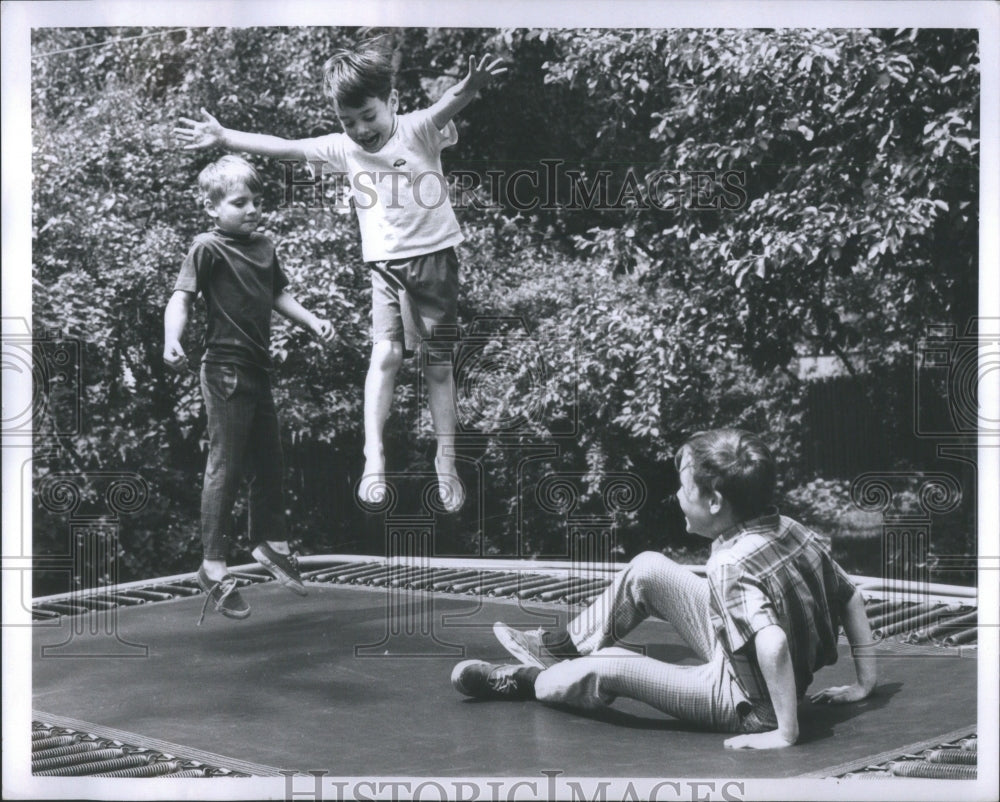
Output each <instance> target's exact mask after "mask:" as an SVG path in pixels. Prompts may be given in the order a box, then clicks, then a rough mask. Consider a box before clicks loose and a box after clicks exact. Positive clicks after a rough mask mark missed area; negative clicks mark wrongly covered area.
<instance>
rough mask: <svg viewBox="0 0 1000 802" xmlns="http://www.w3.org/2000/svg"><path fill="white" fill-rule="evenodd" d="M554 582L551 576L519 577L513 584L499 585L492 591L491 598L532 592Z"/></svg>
mask: <svg viewBox="0 0 1000 802" xmlns="http://www.w3.org/2000/svg"><path fill="white" fill-rule="evenodd" d="M551 581H552V577H550V576H529V577H525V576H524V575H521V576H519V577H518V578H517V579H514V580H513V581H511V582H508V583H506V584H503V585H497V586H495V587H493V588H491V589H490V592H489V595H490V596H509V595H511V594H512V593H517V592H518V591H519V590H530V589H531V588H537V587H539V586H540V585H546V584H548V583H549V582H551Z"/></svg>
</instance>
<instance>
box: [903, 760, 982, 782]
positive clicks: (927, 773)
mask: <svg viewBox="0 0 1000 802" xmlns="http://www.w3.org/2000/svg"><path fill="white" fill-rule="evenodd" d="M889 769H890V770H891V771H892V773H893V774H895V775H896V776H897V777H920V778H924V779H928V780H974V779H976V767H975V766H957V765H954V764H948V763H927V762H925V761H923V760H914V761H896V762H893V763H890V764H889Z"/></svg>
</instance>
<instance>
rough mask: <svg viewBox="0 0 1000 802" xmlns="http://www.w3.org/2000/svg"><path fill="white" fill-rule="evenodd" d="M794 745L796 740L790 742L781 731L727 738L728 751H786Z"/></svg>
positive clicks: (752, 733)
mask: <svg viewBox="0 0 1000 802" xmlns="http://www.w3.org/2000/svg"><path fill="white" fill-rule="evenodd" d="M794 743H795V739H794V738H793V739H792V740H788V739H787V738H786V737H785V736H784V735H782V734H781V731H780V730H771V731H770V732H751V733H747V734H746V735H736V736H734V737H732V738H727V739H726V742H725V747H726V749H785V748H787V747H789V746H791V745H792V744H794Z"/></svg>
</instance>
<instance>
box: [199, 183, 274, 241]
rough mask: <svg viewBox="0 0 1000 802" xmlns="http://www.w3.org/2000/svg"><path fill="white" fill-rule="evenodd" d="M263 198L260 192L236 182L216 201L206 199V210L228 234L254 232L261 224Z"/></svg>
mask: <svg viewBox="0 0 1000 802" xmlns="http://www.w3.org/2000/svg"><path fill="white" fill-rule="evenodd" d="M261 200H262V199H261V195H260V193H255V192H252V191H251V190H250V188H249V187H247V186H245V185H244V184H235V185H234V186H231V187H229V188H228V189H227V190H226V194H225V195H223V196H222V197H221V198H219V200H217V201H215V202H214V203H212V202H211V201H206V202H205V211H206V212H208V216H209V217H211V218H212V219H213V220H215V224H216V225H217V226H218V227H219V228H220V229H222V230H223V231H225V232H226V233H227V234H252V233H253V232H254V231H255V230H256V229H257V226H259V225H260V208H261Z"/></svg>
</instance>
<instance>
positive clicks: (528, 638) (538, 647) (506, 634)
mask: <svg viewBox="0 0 1000 802" xmlns="http://www.w3.org/2000/svg"><path fill="white" fill-rule="evenodd" d="M493 634H494V635H496V638H497V640H498V641H500V645H501V646H503V647H504V648H505V649H506V650H507V651H508V652H510V654H511V656H513V657H516V658H517V659H518V661H519V662H521V663H523V664H524V665H526V666H535V668H548V667H549V666H554V665H555V664H556V663H558V662H559V660H560V658H558V657H556V656H555V655H554V654H552V652H550V651H549V650H548V649H547V648H546V646H545V630H543V629H532V630H529V631H528V632H522V631H521V630H519V629H513V628H511V627H509V626H507V625H506V624H504V623H503V622H502V621H497V622H496V623H495V624H494V625H493Z"/></svg>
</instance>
